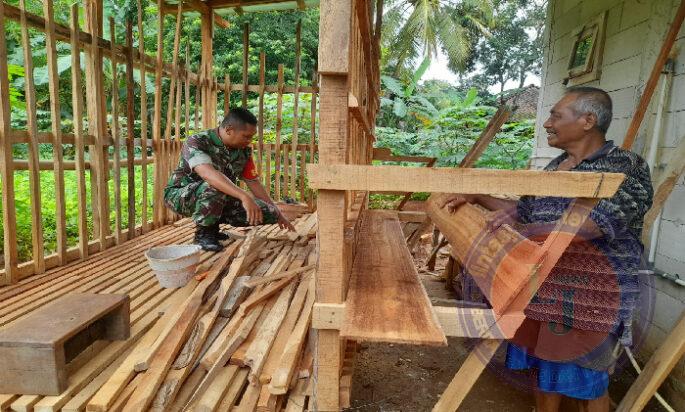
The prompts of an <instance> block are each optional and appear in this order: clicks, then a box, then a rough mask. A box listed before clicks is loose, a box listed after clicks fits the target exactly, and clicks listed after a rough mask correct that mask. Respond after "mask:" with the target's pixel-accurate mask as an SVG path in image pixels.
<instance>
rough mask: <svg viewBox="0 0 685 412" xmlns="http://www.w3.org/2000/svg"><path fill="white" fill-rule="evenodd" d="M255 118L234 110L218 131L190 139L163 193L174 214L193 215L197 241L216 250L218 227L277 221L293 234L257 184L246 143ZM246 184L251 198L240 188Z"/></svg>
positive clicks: (205, 248)
mask: <svg viewBox="0 0 685 412" xmlns="http://www.w3.org/2000/svg"><path fill="white" fill-rule="evenodd" d="M256 125H257V119H256V118H255V117H254V115H253V114H252V113H250V112H249V111H247V110H245V109H242V108H237V109H232V110H231V111H230V112H229V113H228V114H227V115H226V117H225V118H224V120H223V122H222V123H221V125H220V126H219V127H218V128H216V129H211V130H206V131H203V132H200V133H197V134H195V135H193V136H190V137H189V138H188V139H187V140H186V142H185V143H184V144H183V149H182V151H181V160H180V162H179V165H178V168H177V169H176V170H175V171H174V173H173V174H172V175H171V178H170V179H169V183H168V184H167V186H166V188H165V189H164V202H165V204H166V206H167V207H168V208H169V209H171V210H173V211H174V212H176V213H178V214H180V215H183V216H190V217H192V219H193V221H195V224H196V225H197V229H196V232H195V243H197V244H199V245H200V246H202V248H203V249H204V250H209V251H220V250H221V249H223V246H222V245H221V244H220V243H219V241H220V240H225V239H227V236H226V235H225V234H223V233H221V232H220V231H219V224H220V223H228V224H231V225H233V226H248V225H259V224H273V223H278V224H279V225H280V226H281V227H283V228H288V229H290V230H293V227H292V225H291V224H290V222H289V221H288V219H287V218H286V217H285V216H283V214H282V213H281V212H280V210H279V209H278V208H277V207H276V205H274V203H273V201H272V200H271V198H270V197H269V194H268V192H267V191H266V189H265V188H264V186H262V184H261V183H260V181H259V175H257V172H256V170H255V164H254V161H253V160H252V149H251V148H250V146H249V145H250V143H251V142H252V137H253V136H254V135H255V132H256ZM237 179H241V180H243V181H244V182H245V184H246V185H247V187H248V188H249V189H250V191H251V192H252V195H251V194H249V193H248V192H246V191H244V190H242V189H241V188H239V187H238V186H237V185H236V183H237Z"/></svg>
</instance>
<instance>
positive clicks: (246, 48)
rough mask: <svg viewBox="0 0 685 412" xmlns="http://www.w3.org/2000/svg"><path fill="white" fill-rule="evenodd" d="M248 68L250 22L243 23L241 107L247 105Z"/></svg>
mask: <svg viewBox="0 0 685 412" xmlns="http://www.w3.org/2000/svg"><path fill="white" fill-rule="evenodd" d="M249 69H250V23H245V24H244V25H243V107H247V88H248V86H249V77H248V71H249Z"/></svg>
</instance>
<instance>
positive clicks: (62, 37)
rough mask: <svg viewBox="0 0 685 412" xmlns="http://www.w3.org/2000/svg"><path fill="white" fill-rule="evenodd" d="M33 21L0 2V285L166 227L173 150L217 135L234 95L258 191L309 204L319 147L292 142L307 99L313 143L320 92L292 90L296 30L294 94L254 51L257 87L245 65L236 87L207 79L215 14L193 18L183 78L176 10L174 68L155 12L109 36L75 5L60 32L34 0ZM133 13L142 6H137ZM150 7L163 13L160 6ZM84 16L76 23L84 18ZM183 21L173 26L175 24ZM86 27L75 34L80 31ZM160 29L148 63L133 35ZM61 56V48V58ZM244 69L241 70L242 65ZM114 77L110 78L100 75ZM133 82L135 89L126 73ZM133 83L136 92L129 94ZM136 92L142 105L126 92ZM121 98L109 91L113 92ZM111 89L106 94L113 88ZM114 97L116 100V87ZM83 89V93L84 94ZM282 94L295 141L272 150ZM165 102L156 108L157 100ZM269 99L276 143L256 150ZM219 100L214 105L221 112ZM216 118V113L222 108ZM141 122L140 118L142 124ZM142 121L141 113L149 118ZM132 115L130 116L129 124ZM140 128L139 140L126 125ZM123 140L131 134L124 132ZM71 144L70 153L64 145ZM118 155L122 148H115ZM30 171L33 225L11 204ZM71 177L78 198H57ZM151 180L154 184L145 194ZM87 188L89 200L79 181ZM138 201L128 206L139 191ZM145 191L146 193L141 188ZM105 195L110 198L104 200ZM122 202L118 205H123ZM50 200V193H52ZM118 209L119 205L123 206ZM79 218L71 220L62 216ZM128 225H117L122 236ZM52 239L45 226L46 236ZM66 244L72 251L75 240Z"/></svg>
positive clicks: (90, 12)
mask: <svg viewBox="0 0 685 412" xmlns="http://www.w3.org/2000/svg"><path fill="white" fill-rule="evenodd" d="M43 4H44V7H43V13H42V16H41V15H37V14H33V13H30V12H27V11H26V7H25V0H20V3H19V7H15V6H12V5H9V4H6V3H4V2H0V108H1V109H2V110H0V177H1V179H2V189H3V190H2V219H3V225H4V251H3V252H4V254H3V256H4V269H3V270H0V285H2V284H11V283H16V282H18V281H19V280H20V279H22V278H24V277H27V276H30V275H33V274H40V273H43V272H44V271H45V270H47V269H49V268H52V267H56V266H60V265H64V264H66V263H67V262H69V261H73V260H76V259H83V258H86V257H87V256H88V255H89V254H92V253H96V252H99V251H102V250H105V249H107V248H108V247H111V246H113V245H115V244H119V243H120V242H123V241H125V240H128V239H132V238H134V237H136V236H138V235H140V234H142V233H146V232H147V231H149V230H150V229H151V228H155V227H159V226H161V225H164V224H168V223H171V222H173V221H175V220H177V219H178V218H179V217H178V216H175V215H173V214H172V213H170V212H169V211H168V209H166V208H165V207H164V205H163V201H162V199H163V188H164V185H165V184H166V182H167V180H168V177H169V175H170V173H171V172H172V171H173V169H174V168H175V167H176V165H177V164H178V158H179V154H180V149H181V146H182V141H183V140H184V139H185V138H186V137H187V134H188V133H190V132H192V131H193V130H202V129H203V128H211V127H216V125H217V121H218V120H220V119H221V117H222V115H223V113H224V112H225V110H227V109H228V107H229V102H230V97H231V95H232V94H233V93H240V94H241V96H242V101H243V105H245V104H246V103H247V96H248V93H254V92H256V93H258V100H259V109H258V113H256V115H257V116H258V118H259V128H258V130H259V132H258V140H257V142H256V143H255V145H254V151H255V153H254V157H255V160H256V161H257V164H258V169H259V171H260V172H261V175H262V177H263V179H264V184H265V186H266V187H267V188H268V189H269V190H270V191H271V193H272V195H273V196H274V198H275V199H276V200H280V199H283V198H286V197H288V198H292V199H294V200H297V201H302V202H304V201H307V202H309V203H310V204H311V202H312V195H311V192H310V191H309V190H308V189H307V186H306V176H305V167H304V165H305V163H307V162H314V161H315V158H316V154H317V146H316V144H315V140H314V138H312V139H311V142H310V143H308V144H300V143H299V142H298V138H297V130H298V123H297V116H298V110H297V104H298V103H299V99H298V98H297V96H298V95H299V94H301V93H309V94H311V131H310V132H311V136H315V135H316V113H317V96H318V87H317V86H316V81H315V79H314V85H313V86H309V87H300V70H299V67H300V64H299V60H300V52H299V49H300V46H299V44H300V42H299V37H300V36H299V34H300V27H299V25H298V27H297V30H296V44H297V59H296V62H293V63H294V65H295V73H296V75H295V79H294V82H295V85H294V86H285V81H284V78H283V67H282V66H281V67H279V80H278V84H276V85H266V84H265V76H264V70H265V64H266V56H265V55H264V53H260V67H259V73H260V76H259V79H260V81H259V84H257V85H250V84H248V82H247V75H246V74H247V71H248V67H247V65H246V64H244V66H243V71H244V73H245V75H244V76H243V82H242V84H231V82H230V79H229V78H228V76H226V78H225V80H224V82H223V83H220V82H219V81H217V79H216V77H214V75H213V73H214V68H213V67H212V47H211V43H212V42H211V36H212V34H213V30H214V21H215V19H214V16H213V12H212V11H211V10H210V11H209V12H208V13H207V14H205V15H202V16H201V20H202V35H203V42H202V43H203V49H202V64H201V65H200V70H199V73H193V72H191V71H190V70H189V69H188V65H187V58H188V57H187V56H188V54H189V52H188V50H185V56H186V57H185V61H181V60H182V54H183V53H182V51H181V50H180V44H179V43H180V32H181V28H182V25H183V21H184V16H183V11H184V10H183V5H182V4H180V5H178V6H174V9H175V10H174V11H175V12H174V13H170V14H172V17H173V20H174V24H175V31H174V37H175V38H174V45H173V51H172V56H173V59H172V62H170V63H169V62H164V61H163V59H162V56H163V52H164V50H163V45H164V41H163V38H162V34H163V30H162V29H163V25H164V24H166V23H168V19H165V16H164V14H160V15H159V16H158V17H157V19H156V20H157V22H156V23H155V22H152V21H144V15H143V13H142V12H141V11H140V10H141V8H140V7H138V10H139V12H138V16H137V21H127V22H126V23H125V24H124V25H121V24H119V25H117V24H115V22H114V21H110V25H109V26H110V28H111V31H110V33H107V35H106V36H105V34H104V33H103V26H104V25H103V14H104V13H103V7H102V6H103V5H102V0H88V1H86V2H85V4H84V5H80V6H79V4H78V3H77V4H75V5H74V6H73V7H72V9H71V19H70V24H69V25H64V24H60V23H58V22H55V20H54V11H53V2H52V0H44V1H43ZM139 6H140V2H139ZM158 9H159V10H163V9H164V10H167V11H168V9H169V6H165V5H164V4H163V1H162V0H158ZM81 14H83V16H81ZM178 16H180V18H179V17H178ZM81 20H82V21H84V22H85V23H84V27H83V28H81V27H80V25H79V21H81ZM8 21H14V22H18V23H19V25H20V27H21V34H22V47H23V49H24V60H25V67H24V69H25V73H26V74H25V84H26V86H25V91H24V95H25V96H24V98H25V100H26V107H27V109H26V115H27V121H26V123H27V126H26V129H25V130H15V129H12V127H11V111H10V86H9V81H8V61H7V46H6V38H5V37H6V24H7V22H8ZM154 24H157V25H158V27H159V33H158V38H157V40H158V41H157V45H158V49H157V52H156V56H154V57H153V56H150V55H148V54H146V51H145V50H144V46H143V44H142V43H143V42H141V41H139V40H140V34H141V33H143V28H144V25H154ZM120 27H124V30H125V42H124V44H116V42H112V41H110V39H115V38H116V37H115V35H116V33H115V31H116V30H120V29H119V28H120ZM29 29H31V31H33V30H38V31H40V32H43V33H45V36H46V46H47V64H48V76H49V90H50V115H51V121H50V123H51V129H50V131H47V130H39V128H38V124H37V113H36V112H37V109H36V95H35V85H34V79H33V71H34V69H33V56H32V53H31V38H32V33H31V31H30V30H29ZM58 43H65V44H68V45H69V47H70V54H71V62H72V65H71V78H72V84H71V91H72V106H73V113H72V114H71V118H72V119H73V133H64V131H63V127H62V126H63V123H64V121H65V120H67V118H66V117H65V115H64V110H63V108H61V107H60V104H59V101H60V99H59V90H60V88H59V84H60V81H64V80H63V79H60V76H59V73H58V71H57V70H58V69H57V60H58V57H59V56H58V53H57V44H58ZM62 49H63V48H62V47H60V50H62ZM81 52H82V53H83V56H85V61H84V62H83V63H84V64H83V65H84V67H85V70H84V71H83V72H81ZM249 52H250V51H249V27H246V28H245V44H244V55H245V57H247V56H248V54H249ZM244 61H245V62H247V61H249V60H248V59H247V58H245V60H244ZM121 66H123V67H124V69H125V70H123V74H122V75H123V76H125V81H124V83H125V85H126V86H125V93H123V94H121V96H119V94H118V93H117V98H112V96H111V95H109V96H108V95H106V94H107V93H106V92H105V91H106V89H107V87H106V85H107V86H111V85H114V84H117V85H118V84H119V78H118V76H120V75H119V71H118V70H115V68H117V67H121ZM108 69H109V70H111V73H112V79H108V78H106V76H105V74H104V73H105V70H108ZM136 74H137V75H138V77H137V78H138V79H140V80H139V81H135V78H136V77H135V75H136ZM150 81H152V82H153V83H154V90H155V93H154V95H153V96H148V94H147V92H146V83H147V82H150ZM136 83H138V86H136ZM136 87H139V97H138V96H136V94H135V89H136ZM117 88H118V87H117ZM110 89H111V88H110ZM122 90H124V89H123V88H122ZM84 91H85V92H84ZM287 93H292V94H294V95H295V100H294V101H295V103H294V106H295V107H294V109H295V110H294V111H293V112H294V119H293V131H292V142H291V143H290V144H284V143H283V142H282V141H281V136H282V132H283V130H282V129H283V124H282V112H283V110H282V109H283V98H282V96H283V95H284V94H287ZM163 94H166V95H167V96H168V99H167V105H166V106H164V104H163V102H164V101H163V99H162V95H163ZM267 94H276V96H277V99H278V113H277V124H276V135H277V141H276V142H275V143H274V144H269V143H265V142H264V140H263V136H264V104H263V102H264V98H265V95H267ZM220 98H222V99H223V105H221V104H220ZM220 106H222V107H221V110H219V107H220ZM140 113H142V114H145V115H139V114H140ZM148 113H149V114H148ZM138 117H139V118H138ZM136 121H139V122H140V132H138V131H136V125H135V122H136ZM128 131H135V132H134V133H129V132H128ZM39 144H49V145H51V146H52V153H53V157H52V159H40V158H39V151H38V149H39ZM15 145H26V146H27V147H28V159H27V160H23V159H15V158H14V156H13V149H14V148H15ZM70 146H71V147H70ZM65 147H69V148H70V149H71V148H72V147H73V151H74V153H75V155H74V157H75V159H74V160H73V161H65V160H64V149H65ZM124 149H125V150H124ZM21 171H28V176H29V178H28V181H29V185H30V193H31V208H30V216H29V215H24V214H26V213H22V214H17V204H16V198H15V191H14V188H15V174H16V173H17V172H21ZM49 171H52V173H53V174H54V181H55V186H54V198H55V208H56V210H55V222H54V225H55V227H54V229H55V233H56V244H57V247H56V250H55V251H54V253H46V251H45V247H44V240H43V236H44V227H43V224H44V222H43V220H44V219H43V218H42V213H41V207H42V204H41V195H43V197H45V193H43V192H42V191H43V190H44V189H41V172H43V173H49ZM72 173H73V174H75V178H76V181H77V183H76V186H77V190H76V193H75V194H73V193H67V191H66V190H65V174H72ZM149 177H152V184H151V185H150V184H148V181H149ZM88 180H89V181H90V193H88V191H87V186H88V185H87V183H86V182H87V181H88ZM137 186H141V187H140V192H141V196H139V198H136V190H135V189H136V187H137ZM150 186H152V187H150ZM110 187H111V188H112V194H113V199H110V198H109V196H110ZM149 192H152V203H151V204H148V203H149V202H148V197H149V196H148V193H149ZM124 193H125V194H126V196H124ZM50 195H51V196H52V194H50ZM67 196H75V197H77V202H76V204H77V205H78V206H77V209H78V210H77V211H74V210H68V209H67V203H68V200H70V199H67ZM124 201H125V204H123V202H124ZM72 215H77V217H76V219H75V221H76V223H75V224H74V223H73V221H72V220H73V219H71V220H68V217H69V216H72ZM124 217H126V219H124ZM18 219H20V220H21V221H25V220H29V219H30V221H31V232H32V233H31V236H32V245H31V251H32V252H31V259H29V260H28V261H20V259H19V256H18V253H17V250H18V244H17V220H18ZM124 222H126V223H127V224H126V227H124V225H123V224H124ZM70 225H72V226H73V225H76V226H77V227H78V228H77V231H78V243H77V244H76V245H73V244H69V240H68V236H67V232H68V230H70V229H72V228H71V226H70ZM51 229H52V228H51ZM72 243H73V242H72Z"/></svg>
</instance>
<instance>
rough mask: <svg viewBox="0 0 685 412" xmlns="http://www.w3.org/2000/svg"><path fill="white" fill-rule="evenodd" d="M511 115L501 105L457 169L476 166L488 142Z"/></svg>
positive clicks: (505, 107) (508, 110)
mask: <svg viewBox="0 0 685 412" xmlns="http://www.w3.org/2000/svg"><path fill="white" fill-rule="evenodd" d="M511 114H512V111H511V109H510V108H509V107H508V106H506V105H502V106H500V107H499V108H498V109H497V112H496V113H495V115H494V116H492V118H491V119H490V121H489V122H488V125H487V126H485V129H483V132H482V133H481V134H480V136H479V137H478V139H477V140H476V142H475V143H474V144H473V146H472V147H471V149H469V152H468V153H467V154H466V156H464V158H463V159H462V160H461V163H460V164H459V167H462V168H468V167H473V166H474V165H475V164H476V161H478V159H479V158H480V156H481V155H482V154H483V152H485V149H487V148H488V146H489V145H490V142H492V140H493V139H494V138H495V136H496V135H497V133H498V132H499V131H500V129H502V126H504V123H506V122H507V120H509V118H510V117H511Z"/></svg>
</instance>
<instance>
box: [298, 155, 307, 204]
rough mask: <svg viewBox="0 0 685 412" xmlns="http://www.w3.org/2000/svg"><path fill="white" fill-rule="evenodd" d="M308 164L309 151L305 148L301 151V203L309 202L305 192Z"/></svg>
mask: <svg viewBox="0 0 685 412" xmlns="http://www.w3.org/2000/svg"><path fill="white" fill-rule="evenodd" d="M306 164H307V150H306V149H305V148H302V149H300V184H299V190H300V202H302V203H304V202H306V201H307V193H306V190H305V174H306V170H307V169H306Z"/></svg>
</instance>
